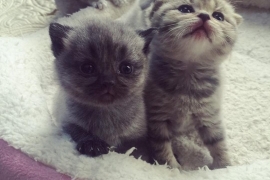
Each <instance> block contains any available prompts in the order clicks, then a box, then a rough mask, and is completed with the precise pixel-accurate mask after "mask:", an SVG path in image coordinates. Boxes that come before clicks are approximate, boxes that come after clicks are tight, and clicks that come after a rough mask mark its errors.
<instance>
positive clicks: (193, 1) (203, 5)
mask: <svg viewBox="0 0 270 180" xmlns="http://www.w3.org/2000/svg"><path fill="white" fill-rule="evenodd" d="M163 1H165V2H166V3H172V4H173V5H174V6H180V5H183V4H187V5H191V6H193V8H195V9H197V10H204V11H208V12H214V11H222V12H225V13H226V12H227V13H230V11H231V9H232V6H231V4H229V3H228V2H227V1H226V0H163Z"/></svg>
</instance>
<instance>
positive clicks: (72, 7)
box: [55, 0, 134, 17]
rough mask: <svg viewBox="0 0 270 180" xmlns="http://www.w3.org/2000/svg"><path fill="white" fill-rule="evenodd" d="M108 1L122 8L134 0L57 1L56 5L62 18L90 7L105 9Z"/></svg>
mask: <svg viewBox="0 0 270 180" xmlns="http://www.w3.org/2000/svg"><path fill="white" fill-rule="evenodd" d="M107 1H110V2H111V3H113V4H114V5H115V6H121V5H122V4H125V3H128V2H132V1H134V0H55V4H56V7H57V10H58V17H62V16H66V15H70V14H73V13H75V12H77V11H79V10H80V9H84V8H86V7H88V6H92V7H95V8H97V9H103V7H104V6H105V5H106V4H107Z"/></svg>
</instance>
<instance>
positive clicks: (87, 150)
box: [76, 136, 110, 157]
mask: <svg viewBox="0 0 270 180" xmlns="http://www.w3.org/2000/svg"><path fill="white" fill-rule="evenodd" d="M76 148H77V150H78V151H79V152H80V153H81V154H85V155H88V156H91V157H97V156H100V155H103V154H108V152H109V150H110V146H109V144H107V143H106V142H105V141H103V140H101V139H99V138H98V137H93V136H89V137H85V138H84V139H82V140H81V141H79V142H78V144H77V147H76Z"/></svg>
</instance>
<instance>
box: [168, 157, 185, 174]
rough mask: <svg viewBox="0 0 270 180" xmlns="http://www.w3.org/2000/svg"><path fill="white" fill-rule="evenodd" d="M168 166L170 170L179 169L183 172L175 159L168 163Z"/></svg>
mask: <svg viewBox="0 0 270 180" xmlns="http://www.w3.org/2000/svg"><path fill="white" fill-rule="evenodd" d="M168 166H169V167H170V168H176V169H179V170H180V171H181V170H182V166H181V165H180V164H179V163H178V162H177V160H176V159H175V158H172V159H170V160H169V161H168Z"/></svg>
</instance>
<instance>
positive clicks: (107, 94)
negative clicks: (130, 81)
mask: <svg viewBox="0 0 270 180" xmlns="http://www.w3.org/2000/svg"><path fill="white" fill-rule="evenodd" d="M114 98H115V91H114V90H113V89H112V88H106V89H103V90H102V91H101V92H100V97H99V100H100V101H101V102H105V103H110V102H113V100H114Z"/></svg>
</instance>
